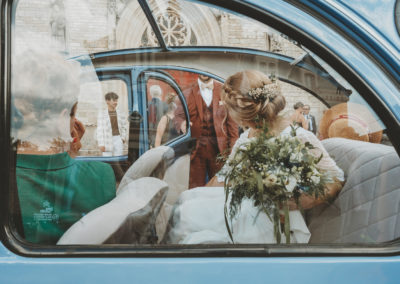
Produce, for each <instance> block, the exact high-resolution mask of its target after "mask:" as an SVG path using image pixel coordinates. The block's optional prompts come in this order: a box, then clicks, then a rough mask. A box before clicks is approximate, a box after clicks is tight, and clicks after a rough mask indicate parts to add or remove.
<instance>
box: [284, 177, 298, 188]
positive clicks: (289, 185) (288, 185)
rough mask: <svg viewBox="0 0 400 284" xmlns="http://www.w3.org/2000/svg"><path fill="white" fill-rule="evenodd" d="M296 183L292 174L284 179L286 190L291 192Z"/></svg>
mask: <svg viewBox="0 0 400 284" xmlns="http://www.w3.org/2000/svg"><path fill="white" fill-rule="evenodd" d="M296 185H297V180H296V178H295V177H294V176H289V178H288V179H287V180H286V181H285V187H286V190H287V191H289V192H292V191H293V190H294V188H295V187H296Z"/></svg>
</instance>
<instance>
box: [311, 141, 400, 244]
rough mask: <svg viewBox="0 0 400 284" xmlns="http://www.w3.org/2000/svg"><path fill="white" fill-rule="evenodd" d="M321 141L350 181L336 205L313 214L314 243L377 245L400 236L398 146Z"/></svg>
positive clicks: (316, 209) (312, 232) (347, 181)
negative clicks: (395, 147) (396, 149)
mask: <svg viewBox="0 0 400 284" xmlns="http://www.w3.org/2000/svg"><path fill="white" fill-rule="evenodd" d="M322 142H323V145H324V147H325V148H326V149H327V151H328V153H329V154H330V155H331V156H332V157H333V158H334V160H335V161H336V163H337V164H338V166H339V167H341V168H342V169H343V171H344V173H345V178H346V182H345V185H344V187H343V189H342V190H341V192H340V193H339V195H338V197H337V198H336V200H335V201H334V202H333V204H331V205H329V206H324V207H323V208H321V207H320V208H315V209H312V210H311V212H309V214H308V217H307V221H308V223H309V229H310V231H311V240H310V242H311V243H354V242H355V243H373V242H384V241H389V240H393V239H395V238H398V237H400V218H399V217H400V213H399V212H398V204H399V202H400V178H399V176H400V159H399V157H398V155H397V153H396V151H395V150H394V148H393V147H391V146H386V145H380V144H374V143H369V142H361V141H354V140H349V139H344V138H330V139H326V140H323V141H322ZM392 205H393V206H392Z"/></svg>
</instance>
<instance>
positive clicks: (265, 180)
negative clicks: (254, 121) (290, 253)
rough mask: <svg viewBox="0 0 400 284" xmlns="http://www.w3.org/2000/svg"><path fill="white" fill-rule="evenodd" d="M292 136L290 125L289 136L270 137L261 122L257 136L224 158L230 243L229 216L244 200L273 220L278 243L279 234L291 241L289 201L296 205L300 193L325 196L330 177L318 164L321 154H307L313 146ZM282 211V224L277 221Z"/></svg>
mask: <svg viewBox="0 0 400 284" xmlns="http://www.w3.org/2000/svg"><path fill="white" fill-rule="evenodd" d="M295 135H296V131H295V129H294V128H293V129H292V131H291V136H277V137H273V136H271V135H269V134H268V128H267V127H266V126H265V125H264V127H263V128H262V131H261V133H260V134H259V135H258V136H257V137H254V138H253V139H251V140H250V141H249V142H247V143H244V144H242V145H240V146H239V147H238V149H237V150H236V152H235V153H233V154H232V157H230V158H229V159H228V160H227V161H226V163H227V166H226V167H225V169H226V172H224V173H223V174H224V175H225V193H226V195H225V196H226V199H225V223H226V226H227V229H228V232H229V235H230V237H231V239H232V242H233V236H232V231H231V230H230V227H229V222H228V219H229V218H230V219H231V220H232V219H233V218H234V217H235V216H236V215H237V214H238V212H239V211H240V205H241V203H242V200H243V199H245V198H248V199H250V200H253V202H254V206H256V207H258V208H259V209H260V210H261V211H262V212H265V213H266V214H267V216H268V217H269V218H270V220H272V221H273V223H274V232H275V237H276V240H277V242H278V243H280V240H281V234H282V233H284V234H285V236H286V242H287V243H290V225H289V206H288V201H289V200H293V201H294V202H296V203H297V204H298V205H299V197H300V195H301V194H308V195H311V196H314V197H316V198H317V197H320V196H324V188H325V184H326V183H327V182H328V181H329V178H328V176H327V175H326V174H325V173H324V172H321V171H320V170H319V169H318V167H317V164H318V162H319V161H320V160H321V158H322V154H321V156H319V157H315V156H313V155H312V154H311V153H310V150H311V149H314V147H313V145H312V144H310V143H308V142H307V143H303V142H301V141H300V140H299V139H298V138H297V137H295ZM229 200H230V201H229ZM228 203H229V204H228ZM228 205H229V212H228V210H227V206H228ZM281 214H282V215H283V216H284V220H285V222H284V224H281V222H280V215H281Z"/></svg>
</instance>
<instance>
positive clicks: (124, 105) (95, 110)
mask: <svg viewBox="0 0 400 284" xmlns="http://www.w3.org/2000/svg"><path fill="white" fill-rule="evenodd" d="M96 87H99V88H100V90H101V91H100V93H101V95H100V97H99V98H96V96H94V95H93V89H94V88H96ZM109 93H114V94H116V95H117V96H118V99H116V104H117V107H116V112H117V124H118V122H119V123H120V124H121V125H118V128H119V130H118V132H120V133H123V134H122V135H123V137H121V138H122V139H123V141H124V143H123V145H122V151H121V152H120V153H118V155H117V153H113V152H112V151H110V149H107V150H106V149H104V151H102V150H101V149H100V148H101V146H105V144H104V143H106V141H105V140H106V139H107V138H106V137H105V136H107V133H106V132H107V129H105V128H108V127H109V125H108V123H109V118H108V117H107V115H108V105H107V100H106V99H105V96H106V95H107V94H109ZM95 94H96V93H95ZM106 114H107V115H106ZM76 117H77V118H78V119H79V120H81V121H82V122H83V124H84V126H85V127H86V133H85V135H84V137H83V138H82V140H81V143H82V148H81V149H80V151H79V156H122V155H127V154H128V144H127V139H128V132H129V122H128V93H127V87H126V83H125V81H124V80H120V79H108V80H107V79H105V80H101V81H99V82H95V83H86V84H83V85H81V92H80V95H79V104H78V109H77V113H76ZM110 126H111V125H110ZM114 132H115V131H114ZM99 140H100V141H99ZM107 148H108V147H107Z"/></svg>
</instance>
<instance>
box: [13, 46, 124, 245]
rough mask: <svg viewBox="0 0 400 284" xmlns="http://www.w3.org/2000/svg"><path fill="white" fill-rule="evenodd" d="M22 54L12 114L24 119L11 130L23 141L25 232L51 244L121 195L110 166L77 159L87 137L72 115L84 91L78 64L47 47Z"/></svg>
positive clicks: (20, 180) (19, 165)
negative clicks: (70, 228)
mask: <svg viewBox="0 0 400 284" xmlns="http://www.w3.org/2000/svg"><path fill="white" fill-rule="evenodd" d="M19 58H20V59H19V60H18V62H16V64H15V65H13V70H12V72H13V73H12V76H13V77H12V82H14V84H13V85H12V89H11V93H12V98H13V104H14V105H13V112H12V118H13V117H19V118H22V119H19V123H18V124H17V123H15V124H12V125H11V128H12V136H13V138H14V140H15V143H16V144H17V158H16V186H17V189H16V190H17V193H18V194H17V196H18V199H19V209H18V208H17V210H19V211H20V215H21V219H22V232H20V234H21V235H22V236H21V237H23V238H24V239H25V240H26V241H28V242H31V243H37V244H46V245H51V244H56V243H57V241H58V239H59V238H60V237H61V236H62V235H63V233H64V232H65V231H66V230H67V229H68V228H69V227H70V226H71V225H72V224H74V223H75V222H76V221H78V220H79V219H80V218H81V217H82V216H84V215H85V214H87V213H88V212H90V211H92V210H93V209H95V208H97V207H99V206H101V205H103V204H105V203H107V202H109V201H110V200H112V199H113V198H114V197H115V192H116V186H115V176H114V172H113V170H112V168H111V166H110V165H108V164H105V163H102V162H96V161H90V162H85V161H79V160H75V159H73V158H72V157H74V156H75V155H76V151H78V150H79V145H80V142H79V140H80V138H81V137H82V135H83V132H82V129H80V131H77V127H76V126H77V123H78V121H77V120H76V118H75V116H74V115H73V116H71V115H70V110H71V107H72V106H73V105H74V102H76V101H77V97H78V94H79V86H80V82H79V74H80V68H79V66H78V65H77V63H76V62H73V61H66V60H64V58H62V57H61V55H58V54H52V53H50V52H47V53H44V52H41V51H28V52H25V53H24V54H23V56H21V57H19ZM74 108H76V105H74ZM21 120H22V123H21ZM12 121H14V120H13V119H12ZM15 121H16V120H15ZM78 124H79V123H78ZM78 126H79V125H78ZM80 128H82V125H80ZM77 132H78V135H77V134H76V133H77ZM80 134H81V135H80Z"/></svg>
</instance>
